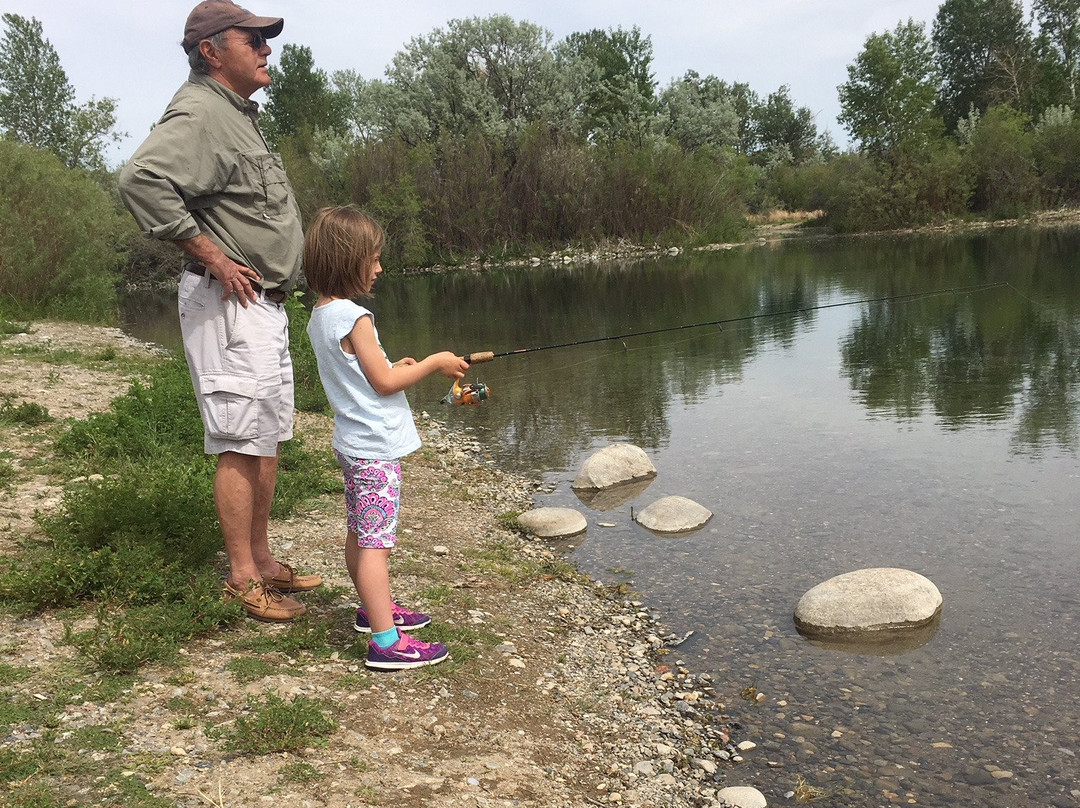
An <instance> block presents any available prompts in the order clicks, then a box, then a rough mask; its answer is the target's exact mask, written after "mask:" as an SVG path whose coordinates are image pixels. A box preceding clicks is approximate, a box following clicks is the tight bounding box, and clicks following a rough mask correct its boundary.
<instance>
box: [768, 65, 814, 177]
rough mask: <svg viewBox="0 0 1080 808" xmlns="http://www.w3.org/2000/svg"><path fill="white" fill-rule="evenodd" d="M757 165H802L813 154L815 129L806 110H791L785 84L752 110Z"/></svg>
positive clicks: (790, 102) (793, 107)
mask: <svg viewBox="0 0 1080 808" xmlns="http://www.w3.org/2000/svg"><path fill="white" fill-rule="evenodd" d="M754 128H755V133H756V135H757V154H756V155H755V156H756V159H757V162H760V163H763V164H767V163H773V162H781V163H802V162H805V161H806V160H808V159H809V158H810V157H812V156H813V155H814V152H815V144H816V143H817V126H816V125H815V124H814V115H813V113H812V112H811V111H810V109H809V107H799V108H798V109H796V108H795V104H794V103H793V102H792V100H791V97H790V96H789V95H788V88H787V86H786V85H784V86H781V87H780V88H779V89H778V90H777V91H776V92H774V93H770V94H769V97H768V99H767V100H766V101H765V103H764V104H761V105H759V106H758V107H757V109H756V110H754Z"/></svg>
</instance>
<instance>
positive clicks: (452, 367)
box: [431, 351, 469, 379]
mask: <svg viewBox="0 0 1080 808" xmlns="http://www.w3.org/2000/svg"><path fill="white" fill-rule="evenodd" d="M431 358H432V359H433V360H435V363H436V369H437V370H438V371H439V373H441V374H442V375H443V376H446V377H447V378H449V379H464V378H465V374H466V373H467V372H468V370H469V363H468V362H466V361H465V360H464V359H463V358H462V357H460V356H458V355H456V354H454V353H452V352H450V351H442V352H441V353H437V354H432V355H431Z"/></svg>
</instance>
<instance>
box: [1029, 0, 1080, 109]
mask: <svg viewBox="0 0 1080 808" xmlns="http://www.w3.org/2000/svg"><path fill="white" fill-rule="evenodd" d="M1031 11H1032V16H1033V17H1034V18H1035V20H1036V21H1037V22H1038V24H1039V44H1040V45H1041V49H1042V50H1043V51H1044V52H1045V53H1048V54H1049V55H1050V56H1051V58H1052V62H1051V64H1052V66H1053V67H1054V68H1056V72H1057V74H1058V75H1059V76H1060V77H1061V79H1062V81H1063V83H1064V85H1065V88H1066V93H1067V95H1066V96H1065V97H1064V98H1062V99H1061V101H1064V102H1067V103H1075V101H1076V84H1077V73H1078V71H1080V59H1078V55H1080V0H1034V2H1033V3H1032V7H1031Z"/></svg>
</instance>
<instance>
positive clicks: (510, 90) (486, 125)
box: [368, 15, 553, 146]
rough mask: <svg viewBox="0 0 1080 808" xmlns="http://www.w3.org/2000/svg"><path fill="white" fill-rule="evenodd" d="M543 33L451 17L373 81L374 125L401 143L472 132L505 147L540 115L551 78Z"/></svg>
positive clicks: (503, 20) (495, 20)
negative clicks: (382, 79)
mask: <svg viewBox="0 0 1080 808" xmlns="http://www.w3.org/2000/svg"><path fill="white" fill-rule="evenodd" d="M550 40H551V34H550V32H548V31H546V30H545V29H543V28H540V27H539V26H536V25H533V24H532V23H528V22H520V23H519V22H515V21H514V20H513V19H512V18H510V17H509V16H506V15H493V16H491V17H487V18H484V19H480V18H471V19H467V20H452V21H451V22H450V23H449V25H448V26H447V29H446V30H445V31H444V30H442V29H436V30H435V31H433V32H432V33H431V34H429V35H428V36H426V37H416V38H414V39H412V40H411V41H410V42H409V44H408V45H407V46H406V48H405V50H403V51H401V52H399V53H398V54H397V55H396V56H395V57H394V60H393V62H392V64H391V65H390V67H389V68H388V69H387V80H386V82H373V83H372V86H371V87H369V88H368V90H369V91H370V92H372V93H374V100H375V105H376V108H377V116H378V118H379V126H380V127H381V128H382V129H384V130H387V131H391V132H394V133H395V134H397V135H398V136H400V137H401V138H402V139H404V140H405V141H406V142H407V143H410V144H413V145H415V144H418V143H422V142H429V143H431V142H436V141H438V140H439V138H440V137H441V136H442V135H443V134H447V135H452V136H461V135H464V134H466V133H469V132H473V131H476V130H479V131H481V132H482V133H483V134H484V136H485V137H487V138H488V139H489V140H491V141H492V142H498V143H500V145H506V146H508V145H510V144H512V143H513V141H514V139H515V137H516V136H517V134H519V133H520V132H521V131H522V130H523V129H524V128H525V127H526V126H527V125H528V124H529V123H530V122H532V121H534V120H537V119H538V118H539V117H540V111H541V109H542V108H543V106H544V99H545V98H546V97H547V95H548V92H549V88H550V87H551V85H552V80H553V69H552V68H553V61H552V55H551V51H550V50H549V48H548V44H549V42H550Z"/></svg>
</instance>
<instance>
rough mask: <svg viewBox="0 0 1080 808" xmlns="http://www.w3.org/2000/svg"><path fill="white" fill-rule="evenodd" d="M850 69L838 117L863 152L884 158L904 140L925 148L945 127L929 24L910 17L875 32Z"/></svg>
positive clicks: (841, 96) (842, 90)
mask: <svg viewBox="0 0 1080 808" xmlns="http://www.w3.org/2000/svg"><path fill="white" fill-rule="evenodd" d="M847 72H848V80H847V82H845V83H844V84H841V85H840V86H839V87H838V88H837V90H838V92H839V95H840V115H839V118H838V120H839V121H840V123H842V124H843V125H844V127H845V128H846V129H847V130H848V132H850V133H851V136H852V137H853V138H854V139H855V140H856V141H857V142H858V144H859V147H860V148H861V149H862V150H863V151H865V152H868V153H870V154H872V155H874V156H876V157H882V156H884V155H886V154H889V153H890V152H893V151H894V150H895V149H897V148H899V147H900V146H901V144H910V145H912V146H914V147H915V148H916V149H920V150H921V149H922V148H924V147H925V146H926V144H927V142H928V140H929V139H930V138H931V137H932V136H934V135H936V134H937V133H938V132H939V130H940V129H941V122H940V119H938V118H937V116H936V115H935V114H934V105H935V103H936V101H937V89H938V85H939V78H938V72H937V68H936V65H935V61H934V49H933V46H932V45H931V43H930V41H929V39H927V37H926V30H925V27H924V25H923V23H921V22H915V21H914V20H912V19H909V20H908V21H907V22H906V23H900V24H898V25H897V26H896V28H895V29H894V30H892V31H886V32H885V33H883V34H871V35H870V36H869V37H867V39H866V44H865V45H864V46H863V49H862V51H861V52H860V53H859V55H858V57H856V59H855V62H854V63H852V64H850V65H848V68H847Z"/></svg>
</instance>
